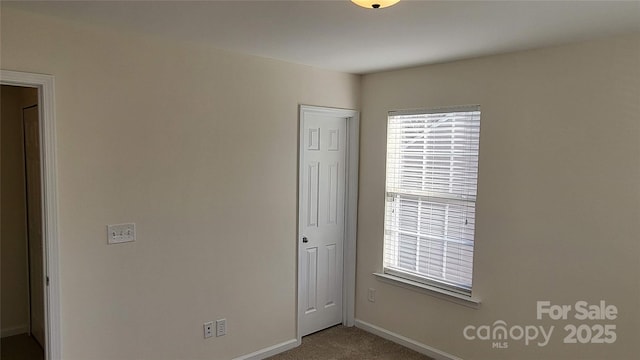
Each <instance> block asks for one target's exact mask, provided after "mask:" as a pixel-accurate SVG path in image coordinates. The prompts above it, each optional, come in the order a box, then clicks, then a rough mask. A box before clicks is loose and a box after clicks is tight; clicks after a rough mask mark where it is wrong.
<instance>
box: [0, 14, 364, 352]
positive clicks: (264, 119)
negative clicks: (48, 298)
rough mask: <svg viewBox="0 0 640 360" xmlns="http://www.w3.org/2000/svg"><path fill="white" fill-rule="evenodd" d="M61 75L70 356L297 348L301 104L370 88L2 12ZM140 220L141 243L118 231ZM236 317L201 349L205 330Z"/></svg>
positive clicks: (8, 36) (5, 58)
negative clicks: (112, 241) (115, 231)
mask: <svg viewBox="0 0 640 360" xmlns="http://www.w3.org/2000/svg"><path fill="white" fill-rule="evenodd" d="M1 20H2V23H1V33H2V58H1V61H2V68H3V69H10V70H21V71H29V72H38V73H47V74H53V75H55V77H56V78H55V81H56V84H55V86H56V93H55V96H56V99H55V100H56V116H57V129H56V132H57V141H58V149H57V151H58V181H59V193H58V199H59V221H60V272H61V274H60V275H61V293H62V295H61V307H62V314H61V315H62V319H61V323H62V341H63V344H62V348H63V357H64V359H68V360H73V359H82V360H90V359H100V360H103V359H176V358H181V359H229V358H232V357H235V356H239V355H243V354H247V353H250V352H253V351H255V350H258V349H262V348H265V347H268V346H272V345H274V344H277V343H280V342H284V341H287V340H290V339H293V338H294V337H295V324H296V322H295V301H296V298H295V292H296V289H295V284H296V282H295V278H296V254H295V239H296V216H297V214H296V211H297V210H296V204H297V201H296V183H297V136H298V104H313V105H322V106H334V107H343V108H356V107H357V106H358V105H359V98H358V92H359V86H360V78H359V77H358V76H353V75H347V74H341V73H336V72H330V71H323V70H318V69H314V68H310V67H305V66H299V65H292V64H287V63H283V62H278V61H272V60H267V59H260V58H255V57H249V56H241V55H235V54H230V53H225V52H221V51H217V50H213V49H210V48H207V47H205V46H200V45H197V44H187V43H174V42H171V41H167V40H165V39H157V38H151V37H139V36H138V35H135V34H130V33H120V32H116V31H109V30H102V29H100V28H97V27H96V28H94V27H90V26H84V25H78V24H74V23H71V22H63V21H59V20H56V19H53V18H49V17H42V16H39V15H33V14H28V13H23V12H21V11H16V10H14V9H10V8H3V9H2V19H1ZM121 222H135V223H136V225H137V228H136V231H137V241H136V242H135V243H129V244H120V245H111V246H109V245H107V240H106V225H107V224H114V223H121ZM219 318H226V319H227V328H228V334H227V335H226V336H224V337H221V338H212V339H207V340H204V339H203V336H202V323H203V322H205V321H208V320H215V319H219Z"/></svg>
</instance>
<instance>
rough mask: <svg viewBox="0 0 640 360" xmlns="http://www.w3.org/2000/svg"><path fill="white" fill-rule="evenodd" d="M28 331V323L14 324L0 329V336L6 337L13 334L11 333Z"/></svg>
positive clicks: (17, 333)
mask: <svg viewBox="0 0 640 360" xmlns="http://www.w3.org/2000/svg"><path fill="white" fill-rule="evenodd" d="M28 332H29V325H28V324H24V325H20V326H14V327H10V328H5V329H2V330H0V337H7V336H13V335H20V334H26V333H28Z"/></svg>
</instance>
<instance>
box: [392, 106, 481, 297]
mask: <svg viewBox="0 0 640 360" xmlns="http://www.w3.org/2000/svg"><path fill="white" fill-rule="evenodd" d="M479 138H480V107H479V106H471V107H459V108H449V109H440V110H438V109H435V110H422V111H404V112H400V111H396V112H390V113H389V122H388V129H387V181H386V204H385V224H384V227H385V239H384V271H385V272H386V273H389V274H392V275H395V276H399V277H403V278H407V279H410V280H414V281H419V282H423V283H427V284H430V285H434V286H438V287H441V288H445V289H448V290H453V291H457V292H460V293H463V294H469V295H470V293H471V284H472V272H473V242H474V228H475V202H476V188H477V185H476V184H477V174H478V146H479Z"/></svg>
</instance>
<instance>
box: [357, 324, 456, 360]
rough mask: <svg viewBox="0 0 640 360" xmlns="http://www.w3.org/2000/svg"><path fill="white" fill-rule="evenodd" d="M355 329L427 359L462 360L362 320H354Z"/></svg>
mask: <svg viewBox="0 0 640 360" xmlns="http://www.w3.org/2000/svg"><path fill="white" fill-rule="evenodd" d="M356 327H357V328H359V329H362V330H364V331H368V332H370V333H372V334H374V335H378V336H380V337H381V338H385V339H387V340H391V341H393V342H394V343H396V344H400V345H402V346H404V347H408V348H409V349H411V350H414V351H417V352H419V353H421V354H424V355H427V356H429V357H432V358H434V359H436V360H463V359H462V358H459V357H457V356H454V355H451V354H449V353H446V352H444V351H442V350H438V349H436V348H434V347H431V346H429V345H425V344H422V343H419V342H417V341H415V340H412V339H409V338H407V337H404V336H402V335H399V334H396V333H394V332H391V331H389V330H387V329H383V328H381V327H378V326H375V325H372V324H369V323H367V322H364V321H362V320H358V319H356Z"/></svg>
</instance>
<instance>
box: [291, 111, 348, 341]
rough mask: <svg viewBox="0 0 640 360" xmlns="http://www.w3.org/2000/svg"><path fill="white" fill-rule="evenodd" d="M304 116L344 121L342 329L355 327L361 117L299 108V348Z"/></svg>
mask: <svg viewBox="0 0 640 360" xmlns="http://www.w3.org/2000/svg"><path fill="white" fill-rule="evenodd" d="M305 114H321V115H329V116H334V117H341V118H345V119H346V120H347V156H346V157H347V162H346V167H347V174H346V175H347V181H346V183H347V188H346V192H345V212H344V216H345V230H344V231H345V237H344V243H343V253H344V256H343V270H344V271H343V279H342V286H343V287H342V289H343V291H342V324H343V325H344V326H354V324H355V299H356V293H355V288H356V230H357V229H356V224H357V220H358V159H359V155H358V154H359V149H360V145H359V139H360V114H359V113H358V112H357V111H355V110H348V109H337V108H327V107H319V106H309V105H300V118H299V120H298V127H299V130H300V132H299V137H298V145H299V148H298V170H299V172H298V231H297V237H296V257H297V259H298V261H297V264H298V267H297V269H298V271H297V277H298V287H297V291H296V294H297V307H296V319H297V327H296V338H297V340H298V345H300V343H301V342H302V336H301V333H300V329H301V320H302V319H301V318H300V313H301V309H302V306H303V304H302V303H301V297H300V289H301V288H302V276H301V275H300V271H301V266H300V264H301V259H300V250H299V247H300V243H301V238H302V234H300V229H302V216H301V214H300V211H301V209H302V196H301V195H300V179H302V175H303V173H302V172H303V168H302V164H303V161H304V144H303V141H302V139H304V128H303V126H302V121H303V119H304V117H305Z"/></svg>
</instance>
